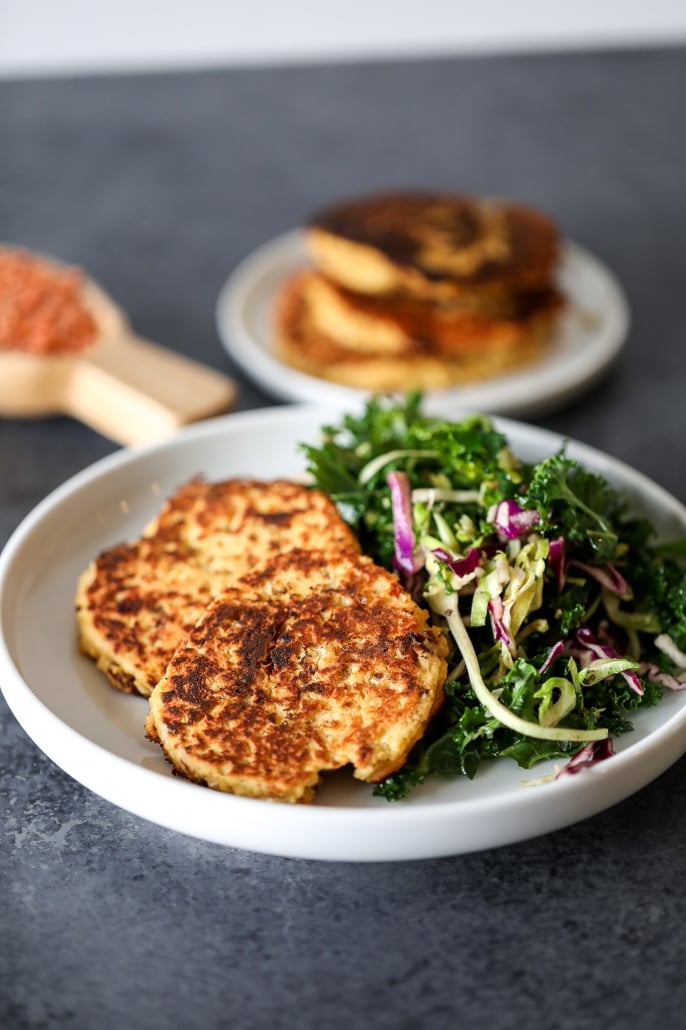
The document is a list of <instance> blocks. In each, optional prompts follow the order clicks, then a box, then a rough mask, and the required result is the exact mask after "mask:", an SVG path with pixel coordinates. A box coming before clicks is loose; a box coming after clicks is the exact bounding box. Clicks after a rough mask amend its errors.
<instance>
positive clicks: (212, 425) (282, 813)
mask: <svg viewBox="0 0 686 1030" xmlns="http://www.w3.org/2000/svg"><path fill="white" fill-rule="evenodd" d="M324 410H326V413H327V415H328V419H329V421H330V420H331V411H330V409H322V407H321V406H320V405H311V404H307V405H305V404H303V405H289V406H281V407H279V406H277V407H271V408H260V409H253V410H251V411H246V412H240V413H235V414H232V415H227V416H223V417H220V418H217V419H212V420H208V421H207V422H205V423H200V424H196V425H195V426H190V427H188V428H187V429H184V430H181V431H180V432H179V434H177V436H176V437H174V438H172V439H171V440H166V441H163V442H161V443H158V444H154V445H150V446H147V447H139V448H130V449H128V450H125V449H123V450H120V451H117V452H114V453H113V454H110V455H108V456H106V457H105V458H102V459H100V460H99V461H97V462H95V463H93V464H92V465H90V466H88V467H87V468H85V469H82V470H81V471H80V472H77V473H76V474H75V475H73V476H71V477H70V478H69V479H67V480H66V481H65V482H64V483H62V484H61V485H59V486H58V487H56V488H55V489H54V490H52V491H51V492H50V493H49V494H48V495H47V496H46V497H45V498H44V499H43V500H42V501H40V502H39V503H38V504H37V505H36V506H35V507H34V509H33V510H32V511H31V512H29V514H28V515H27V516H25V518H24V519H23V520H22V521H21V522H20V524H19V525H18V526H17V528H16V529H15V531H14V532H13V533H12V535H11V536H10V538H9V540H8V541H7V543H6V545H5V547H4V548H3V550H2V552H1V553H0V673H2V674H3V675H2V681H1V683H0V687H1V689H2V693H3V694H4V696H5V699H6V701H7V704H8V706H9V707H10V709H11V711H12V712H13V714H14V716H15V718H16V719H17V721H18V722H19V723H20V725H21V726H22V727H23V728H24V731H25V732H26V733H27V734H28V736H29V737H30V738H31V739H32V740H33V742H34V743H35V744H36V745H37V746H38V747H39V748H40V750H42V751H43V752H44V753H45V754H46V755H47V756H48V757H49V758H50V759H51V760H52V761H53V762H55V764H56V765H58V766H60V768H62V769H64V771H65V772H67V773H68V775H70V776H72V778H74V779H76V780H77V781H78V782H80V783H82V784H83V785H84V786H86V787H87V788H88V789H90V790H92V791H94V793H96V794H98V795H99V796H101V797H103V798H105V799H106V800H108V801H110V802H111V803H114V804H116V805H118V806H119V807H121V808H123V809H125V810H127V811H130V812H132V813H134V814H136V815H138V816H140V817H142V818H144V819H147V820H149V821H152V822H156V823H158V824H160V825H163V826H167V827H168V828H170V829H174V830H177V831H179V832H182V833H190V835H191V836H195V837H199V838H200V839H205V840H210V841H214V842H215V843H219V844H223V845H228V846H235V847H241V848H244V849H246V850H249V851H259V852H262V853H270V854H277V855H286V856H288V857H296V858H310V859H325V860H333V861H398V860H405V859H414V858H434V857H440V856H442V855H449V854H450V855H454V854H459V853H466V852H467V851H469V850H481V849H483V848H487V847H494V846H502V845H506V844H512V843H515V842H516V841H517V840H522V839H527V838H530V837H534V836H537V835H539V834H540V833H548V832H552V831H554V830H555V829H559V828H562V827H564V826H569V825H571V824H572V823H574V822H577V821H579V819H583V818H587V817H589V816H591V815H594V814H596V813H597V812H599V811H602V810H604V809H606V808H608V807H611V805H613V804H615V803H617V802H619V801H621V800H624V799H625V798H626V797H628V796H629V795H630V794H631V793H633V792H634V791H635V790H638V789H640V787H642V786H645V785H647V783H648V782H650V781H651V780H653V779H654V778H656V777H657V776H658V775H660V774H661V773H662V772H664V771H665V770H666V769H667V768H668V767H669V766H670V765H671V764H672V763H673V762H674V761H676V759H677V758H678V757H679V756H680V755H681V754H683V752H684V750H686V734H683V736H684V739H683V740H681V739H680V738H681V736H682V730H683V728H684V724H685V723H686V705H685V706H684V707H682V708H680V709H678V710H676V711H674V712H673V713H672V714H671V715H669V716H668V717H666V718H665V720H664V721H663V722H662V723H660V725H659V726H658V727H657V728H656V729H654V730H652V731H650V732H649V733H648V734H647V735H645V736H644V737H642V738H639V739H636V740H635V741H634V742H631V741H629V746H628V747H627V748H626V749H624V750H622V751H619V752H618V753H617V754H616V756H615V757H614V758H613V759H612V761H611V762H608V763H601V764H600V765H598V766H595V767H593V768H591V769H589V770H586V771H585V773H584V774H583V775H582V776H581V777H569V778H568V779H567V780H562V781H557V783H555V784H543V785H542V786H541V787H539V788H536V789H537V790H542V791H545V792H546V794H544V795H541V797H542V798H543V797H546V796H547V795H548V794H549V792H550V791H549V789H550V788H551V787H552V788H553V789H554V790H555V795H554V796H555V797H560V798H562V797H565V798H566V799H567V801H566V805H560V808H561V809H562V808H565V809H570V810H573V812H574V813H575V814H574V816H573V817H572V818H569V816H568V815H563V816H561V817H560V818H558V819H552V820H551V819H550V818H547V819H544V820H540V819H539V823H540V822H541V821H542V822H543V823H544V825H543V826H542V827H541V826H539V827H538V829H536V828H535V827H534V828H533V832H532V829H531V828H530V827H529V828H527V827H524V826H523V827H522V832H521V833H519V834H513V833H512V832H510V833H509V834H508V835H507V837H506V839H499V835H498V834H495V835H493V834H491V835H490V837H488V840H487V841H486V842H485V843H481V844H478V845H477V846H476V847H465V848H461V847H459V846H457V847H456V844H455V840H454V839H453V837H451V836H450V834H448V835H447V839H446V840H444V841H443V842H442V843H440V844H439V843H436V844H434V845H432V846H427V845H426V843H425V842H423V841H422V840H416V839H414V838H416V837H417V836H418V834H417V833H416V830H417V828H419V829H421V828H422V827H424V828H425V827H426V825H427V824H433V823H435V822H436V820H437V819H440V817H441V816H442V815H443V814H449V813H452V814H453V816H454V814H455V810H456V806H459V811H460V813H466V814H467V816H468V818H470V819H473V818H474V817H475V815H478V814H481V815H483V814H484V812H485V813H486V814H488V813H491V812H499V811H501V810H502V808H503V806H504V805H505V804H507V806H508V807H509V808H510V809H513V810H516V811H519V810H520V809H521V808H522V807H524V809H526V810H528V809H529V807H530V806H529V805H528V802H527V798H528V797H529V796H530V795H529V791H528V790H515V789H513V788H512V787H508V789H506V790H504V791H499V792H497V793H495V794H494V795H492V796H487V797H472V798H470V797H469V796H461V797H459V798H457V799H438V800H435V801H431V802H430V803H426V804H424V805H418V806H411V805H402V803H401V804H399V805H389V806H388V807H387V808H383V809H380V808H377V807H370V808H361V807H356V806H354V805H352V806H336V805H326V804H324V805H313V806H289V805H278V804H270V803H269V802H265V801H262V800H257V799H250V798H240V797H236V796H233V795H226V794H220V793H218V792H216V791H210V790H200V789H199V788H198V787H197V785H195V784H191V783H186V782H184V781H182V780H178V779H173V778H171V777H160V776H159V774H158V773H155V772H154V771H153V770H151V769H147V768H145V767H144V766H140V765H136V764H135V763H134V762H132V761H131V760H130V759H129V758H127V757H126V756H123V755H121V754H118V753H116V752H115V751H112V750H110V749H108V748H105V747H103V746H102V745H101V744H99V743H97V742H96V741H94V740H92V739H90V738H89V737H88V736H85V735H84V734H82V733H81V732H80V731H79V730H77V729H75V728H74V727H73V726H71V725H70V724H69V723H68V722H65V721H64V720H63V719H61V718H60V716H58V715H57V714H56V713H55V712H52V711H51V710H50V709H49V708H48V706H47V705H46V704H45V703H44V702H43V701H42V700H41V698H40V697H38V696H37V695H36V694H35V693H34V691H33V690H32V688H31V686H30V685H29V684H28V683H27V682H26V681H25V680H24V679H23V677H22V674H21V672H20V671H19V669H18V668H17V666H16V664H15V662H14V657H13V655H12V652H11V648H10V645H9V642H8V640H7V639H6V635H5V617H4V610H5V595H6V593H7V591H8V582H9V577H10V575H11V570H12V568H13V563H14V562H15V561H18V560H19V558H20V556H21V553H22V548H24V547H26V546H27V545H28V543H29V541H30V537H31V536H32V534H33V533H34V532H36V530H39V529H40V526H41V524H42V522H43V521H44V520H45V519H46V518H47V517H48V516H49V515H50V513H51V512H55V511H57V512H58V511H59V506H60V504H62V503H64V501H65V500H67V499H68V498H70V497H72V496H73V495H74V494H75V493H77V492H78V491H79V490H80V489H84V488H85V489H88V488H93V485H94V484H97V483H98V481H99V480H100V479H101V478H102V477H107V476H108V475H110V474H112V473H113V472H116V471H117V470H121V469H124V470H126V469H127V468H128V467H129V466H130V465H131V464H132V463H133V464H135V463H136V462H139V461H142V462H148V461H151V460H153V459H154V456H155V454H156V453H158V452H160V451H170V450H171V451H173V450H174V449H176V448H178V447H179V446H180V445H182V444H184V443H186V442H190V444H191V445H192V444H193V443H194V442H195V443H199V442H204V443H205V444H207V443H208V442H210V441H214V443H215V444H217V443H221V441H222V440H223V438H224V437H227V436H228V437H231V436H233V437H234V438H236V437H237V436H240V432H241V429H242V428H244V427H245V426H246V425H249V424H250V422H265V420H266V421H267V422H268V423H278V422H280V421H283V420H286V421H287V422H292V421H295V422H296V423H298V424H299V423H300V422H301V421H302V420H303V419H305V420H306V421H308V422H309V423H310V427H311V428H314V427H315V423H317V424H323V422H321V421H320V420H321V419H322V416H323V413H324ZM459 414H461V413H459ZM459 414H458V417H459ZM495 421H496V423H497V424H498V425H500V426H501V427H502V429H503V431H504V432H506V433H508V435H511V433H512V431H513V430H514V431H515V432H516V431H518V430H519V431H521V432H522V433H523V434H524V436H528V437H529V439H534V440H535V441H536V442H537V446H539V447H540V449H544V448H548V447H549V446H551V445H553V444H554V443H555V442H559V441H561V440H562V439H564V438H563V437H562V436H561V434H559V433H556V432H554V431H550V430H547V429H542V428H539V427H535V426H531V425H526V424H519V423H517V422H514V421H513V420H510V419H507V418H503V417H496V419H495ZM571 444H573V446H574V449H575V451H576V452H577V453H579V454H580V456H581V459H582V460H586V461H592V462H593V463H594V464H596V465H600V466H601V467H602V466H603V464H606V463H607V464H609V465H610V466H611V468H612V469H613V470H617V472H618V473H619V474H620V475H622V474H623V475H628V477H629V478H630V479H631V480H632V481H633V482H634V483H636V484H638V486H639V488H640V490H641V492H643V491H646V490H647V491H648V493H649V494H650V495H651V496H652V497H654V498H655V499H656V501H657V503H658V504H659V505H660V507H665V508H667V509H669V511H670V512H671V514H673V515H675V516H676V517H677V518H678V519H679V520H680V522H681V523H683V524H684V526H685V527H686V507H685V506H684V505H683V504H682V503H681V502H680V501H679V500H678V499H677V498H675V497H674V496H673V495H671V494H670V493H669V492H668V491H666V490H665V489H664V488H663V487H661V486H660V485H659V484H658V483H656V482H654V481H653V480H651V479H650V478H649V477H648V476H646V475H645V474H643V473H642V472H639V471H638V470H636V469H633V468H632V467H631V466H629V465H628V464H626V463H624V462H622V461H620V460H618V459H615V458H613V457H612V456H611V455H608V454H607V453H605V452H603V451H600V450H598V449H596V448H593V447H590V446H588V445H586V444H583V443H580V442H578V441H570V445H571ZM185 471H188V470H185ZM55 723H58V724H59V729H58V733H57V739H58V743H57V745H55V740H54V737H51V732H53V733H54V731H55ZM37 725H38V730H36V726H37ZM64 731H66V733H65V732H64ZM62 736H66V737H68V738H69V739H70V742H72V743H73V742H74V740H76V741H79V742H85V751H86V752H87V753H88V755H89V756H90V757H91V758H93V759H94V763H95V766H96V771H95V772H94V773H93V775H89V774H87V775H85V776H84V775H83V773H82V771H81V773H79V769H78V768H77V769H75V768H74V767H75V766H76V767H80V766H81V765H82V764H83V763H82V762H81V761H80V760H79V759H78V758H76V759H72V758H71V757H69V752H70V748H69V747H67V748H66V752H67V753H68V754H67V757H66V758H65V753H64V751H65V749H64V747H62V746H61V745H60V738H61V737H62ZM656 748H659V750H660V752H661V754H660V756H659V761H658V762H657V763H655V761H653V765H652V771H651V772H650V773H649V774H648V775H647V776H645V777H644V776H643V774H642V772H641V769H640V768H639V769H638V771H637V768H636V767H637V765H638V766H639V767H640V762H638V763H637V761H636V759H637V758H640V756H641V754H642V752H644V751H647V752H649V753H652V754H653V759H654V758H655V754H654V752H655V749H656ZM73 750H74V753H76V749H73ZM103 765H104V766H105V767H106V770H105V777H104V780H103V776H102V773H101V772H100V771H99V770H100V766H103ZM110 767H116V770H117V771H118V772H121V773H122V777H121V779H120V778H119V777H118V776H111V783H112V784H114V787H113V788H112V789H107V784H108V778H107V770H109V768H110ZM627 769H628V772H629V774H630V777H631V778H632V784H633V786H632V787H631V789H630V790H628V791H627V790H624V789H622V790H619V791H617V790H616V789H614V790H611V791H610V792H609V793H610V794H611V795H612V798H613V799H612V800H610V801H609V803H606V795H607V794H608V789H607V788H608V781H612V784H614V783H615V781H617V780H620V781H623V780H624V778H625V776H626V773H627ZM129 779H133V780H134V781H136V782H138V781H140V782H141V783H143V784H145V785H146V787H147V785H148V784H151V785H153V784H154V785H155V786H156V788H157V789H156V790H155V791H154V792H155V793H156V794H159V795H160V796H161V798H162V800H163V805H162V808H163V811H162V812H161V813H158V817H153V816H151V814H150V811H149V807H148V805H147V804H138V803H131V798H128V797H122V789H119V787H120V784H121V783H122V782H123V783H124V788H125V787H126V782H127V781H128V780H129ZM603 782H604V783H605V790H604V792H603V791H601V790H598V791H597V794H598V798H597V799H596V800H597V804H594V803H591V804H589V803H588V800H589V796H590V797H591V799H592V798H593V794H594V790H593V789H591V787H590V786H589V784H591V783H595V784H599V783H603ZM466 786H467V789H468V785H466ZM189 791H190V792H191V794H189V795H188V796H189V797H191V798H192V799H193V803H192V807H194V808H198V810H199V811H202V812H205V811H210V812H211V811H212V810H213V809H215V808H216V809H219V808H220V807H225V808H226V809H227V811H229V812H230V813H231V812H235V813H237V817H236V820H235V821H237V822H239V823H241V824H242V826H241V827H240V828H239V829H238V830H236V832H235V833H233V834H230V837H231V839H226V834H225V833H220V834H207V833H202V832H198V826H197V825H194V826H191V827H190V829H189V828H184V827H182V826H180V825H179V822H178V819H176V818H174V817H173V816H171V817H170V816H169V812H168V808H169V807H170V806H171V807H173V804H172V801H170V799H176V798H177V796H183V795H184V793H186V794H188V792H189ZM123 793H124V794H126V790H125V789H124V790H123ZM145 793H146V791H142V794H144V795H145ZM200 798H202V801H200ZM520 799H521V800H520ZM540 807H541V809H543V807H544V806H543V805H541V806H540ZM381 811H383V813H384V815H383V823H384V826H383V829H384V831H388V830H390V831H393V832H394V833H396V834H399V837H398V838H393V843H392V844H391V845H390V846H389V847H388V848H386V849H384V848H383V847H380V846H379V841H378V839H377V838H376V837H375V836H374V835H372V837H373V839H372V840H370V841H368V842H365V841H360V840H356V841H350V840H348V841H347V842H346V840H345V836H346V834H347V833H348V831H349V830H350V828H351V827H354V826H355V825H356V824H360V823H361V824H363V827H364V830H365V832H366V833H367V832H368V831H369V829H370V828H373V827H374V826H376V827H377V831H378V823H379V814H380V812H381ZM267 812H268V813H269V819H265V816H266V815H267ZM270 820H271V821H272V823H273V824H275V826H276V827H277V831H278V832H277V834H276V836H277V837H278V836H279V834H280V835H281V839H279V840H278V841H276V840H275V839H274V834H273V833H272V834H270V833H269V832H266V834H265V831H264V825H263V824H265V823H266V822H269V821H270ZM293 826H295V832H293ZM408 827H409V828H414V830H415V833H414V834H413V835H411V836H412V837H413V839H409V840H408V839H407V829H408ZM313 829H319V830H320V832H323V833H324V834H325V835H330V834H332V831H335V832H333V836H332V837H331V839H330V840H320V841H319V842H317V841H315V840H314V839H313V837H312V832H313ZM301 832H304V833H305V834H306V836H307V835H308V834H309V835H310V836H309V837H307V839H306V840H305V841H303V840H302V839H301V838H300V833H301ZM284 834H286V836H289V834H290V836H291V839H290V840H286V839H285V838H284ZM377 836H378V833H377Z"/></svg>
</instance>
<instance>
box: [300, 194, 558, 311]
mask: <svg viewBox="0 0 686 1030" xmlns="http://www.w3.org/2000/svg"><path fill="white" fill-rule="evenodd" d="M307 241H308V245H309V248H310V250H311V253H312V256H313V258H314V261H315V264H316V265H317V266H318V267H319V268H320V269H321V270H322V271H323V272H324V273H325V274H327V275H328V276H329V277H331V278H333V279H336V280H337V281H339V282H340V283H341V284H342V285H344V286H347V287H350V288H352V289H355V290H356V291H358V292H373V293H375V292H407V293H410V294H412V295H414V296H418V297H421V298H423V299H441V298H443V299H449V298H450V297H453V298H459V297H460V296H461V295H462V294H464V293H467V292H468V293H469V294H471V295H472V297H473V296H474V295H477V294H484V295H497V294H503V293H510V292H513V291H516V292H520V291H522V290H537V289H541V288H545V287H546V286H547V285H548V283H549V281H550V276H551V273H552V271H553V268H554V266H555V263H556V262H557V259H558V256H559V236H558V232H557V228H556V226H555V224H554V222H553V221H552V220H551V219H550V218H548V217H547V216H546V215H545V214H544V213H542V212H541V211H538V210H536V209H534V208H530V207H527V206H525V205H522V204H516V203H513V202H511V201H508V200H485V199H481V198H477V197H472V196H464V195H458V194H440V193H420V192H417V193H411V192H405V193H387V194H376V195H371V196H366V197H361V198H355V199H352V200H349V201H346V202H342V203H339V204H334V205H332V206H330V207H329V208H327V209H325V210H323V211H321V212H319V213H318V214H316V215H314V216H313V217H312V218H311V219H310V222H309V225H308V232H307ZM355 254H357V257H358V260H359V262H360V263H359V267H358V268H357V269H356V268H355V265H354V260H352V259H354V256H355ZM374 257H376V260H377V262H383V265H384V267H385V271H386V272H387V273H388V280H387V282H386V283H385V288H384V286H383V283H382V281H381V279H379V280H375V278H374V277H373V276H372V277H371V278H367V277H366V276H365V267H366V266H365V264H364V262H365V261H371V260H373V259H374ZM370 268H371V266H370ZM372 271H373V269H372ZM393 273H395V274H393Z"/></svg>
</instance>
